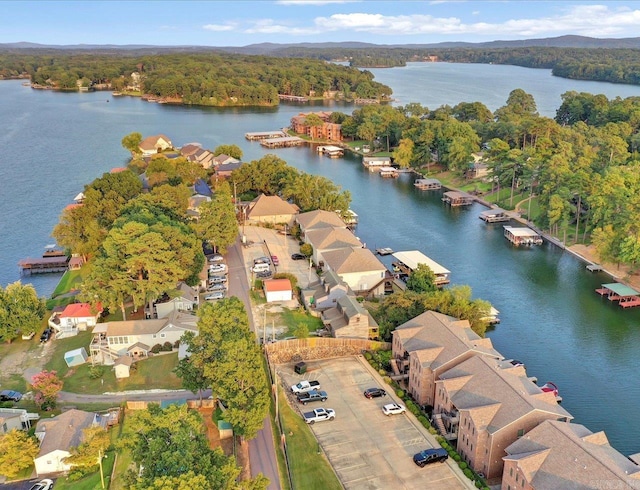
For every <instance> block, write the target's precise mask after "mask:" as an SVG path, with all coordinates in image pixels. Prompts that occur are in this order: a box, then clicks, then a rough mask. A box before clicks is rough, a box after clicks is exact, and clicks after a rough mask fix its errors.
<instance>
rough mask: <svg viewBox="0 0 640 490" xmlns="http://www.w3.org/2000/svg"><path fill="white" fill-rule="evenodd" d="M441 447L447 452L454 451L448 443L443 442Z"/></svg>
mask: <svg viewBox="0 0 640 490" xmlns="http://www.w3.org/2000/svg"><path fill="white" fill-rule="evenodd" d="M440 445H441V446H442V449H444V450H445V451H447V452H449V451H450V450H451V449H453V448H452V447H451V446H450V445H449V443H448V442H441V443H440Z"/></svg>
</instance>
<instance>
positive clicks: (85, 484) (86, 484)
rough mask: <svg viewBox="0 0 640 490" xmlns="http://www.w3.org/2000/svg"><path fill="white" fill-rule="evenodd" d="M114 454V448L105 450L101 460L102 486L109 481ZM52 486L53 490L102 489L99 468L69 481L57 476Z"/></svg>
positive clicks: (106, 485)
mask: <svg viewBox="0 0 640 490" xmlns="http://www.w3.org/2000/svg"><path fill="white" fill-rule="evenodd" d="M116 430H117V429H116ZM115 455H116V452H115V450H113V449H111V450H109V451H107V452H106V454H105V458H104V459H103V460H102V471H103V473H104V488H109V484H110V482H111V471H112V470H113V464H114V462H115ZM53 488H55V490H65V489H67V488H68V489H70V490H102V483H101V479H100V470H98V471H96V472H95V473H91V474H90V475H87V476H85V477H84V478H82V479H80V480H76V481H69V480H68V479H67V478H65V477H61V478H58V479H57V480H56V484H55V486H54V487H53Z"/></svg>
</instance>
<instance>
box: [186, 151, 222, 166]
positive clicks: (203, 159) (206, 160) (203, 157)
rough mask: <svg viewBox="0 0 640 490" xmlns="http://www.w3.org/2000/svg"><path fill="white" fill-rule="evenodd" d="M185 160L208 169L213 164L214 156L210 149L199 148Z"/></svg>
mask: <svg viewBox="0 0 640 490" xmlns="http://www.w3.org/2000/svg"><path fill="white" fill-rule="evenodd" d="M187 160H189V161H190V162H193V163H197V164H198V165H201V166H202V168H204V169H207V170H208V169H210V168H211V167H213V166H214V165H215V156H214V154H213V152H212V151H210V150H205V149H203V148H200V149H198V150H196V151H195V152H194V153H193V154H191V155H189V156H188V157H187Z"/></svg>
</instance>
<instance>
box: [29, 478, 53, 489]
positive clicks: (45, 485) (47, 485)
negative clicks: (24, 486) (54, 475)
mask: <svg viewBox="0 0 640 490" xmlns="http://www.w3.org/2000/svg"><path fill="white" fill-rule="evenodd" d="M52 488H53V480H49V479H48V478H45V479H44V480H40V481H39V482H38V483H36V484H35V485H33V486H31V488H29V490H51V489H52Z"/></svg>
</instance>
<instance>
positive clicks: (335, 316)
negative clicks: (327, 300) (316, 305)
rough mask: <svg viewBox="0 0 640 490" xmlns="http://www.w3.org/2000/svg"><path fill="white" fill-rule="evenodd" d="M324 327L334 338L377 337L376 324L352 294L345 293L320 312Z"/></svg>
mask: <svg viewBox="0 0 640 490" xmlns="http://www.w3.org/2000/svg"><path fill="white" fill-rule="evenodd" d="M321 317H322V323H323V324H324V326H325V329H326V330H327V331H328V332H329V333H330V334H331V336H332V337H335V338H351V339H377V338H378V324H377V323H376V321H375V320H374V319H373V317H372V316H371V315H370V314H369V312H368V311H367V310H366V309H364V308H363V307H362V305H361V304H360V303H359V302H358V301H357V300H356V298H355V297H354V296H350V295H345V296H342V297H341V298H340V299H338V300H337V302H336V305H335V306H334V307H332V308H329V309H327V310H324V311H323V312H322V315H321Z"/></svg>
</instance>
